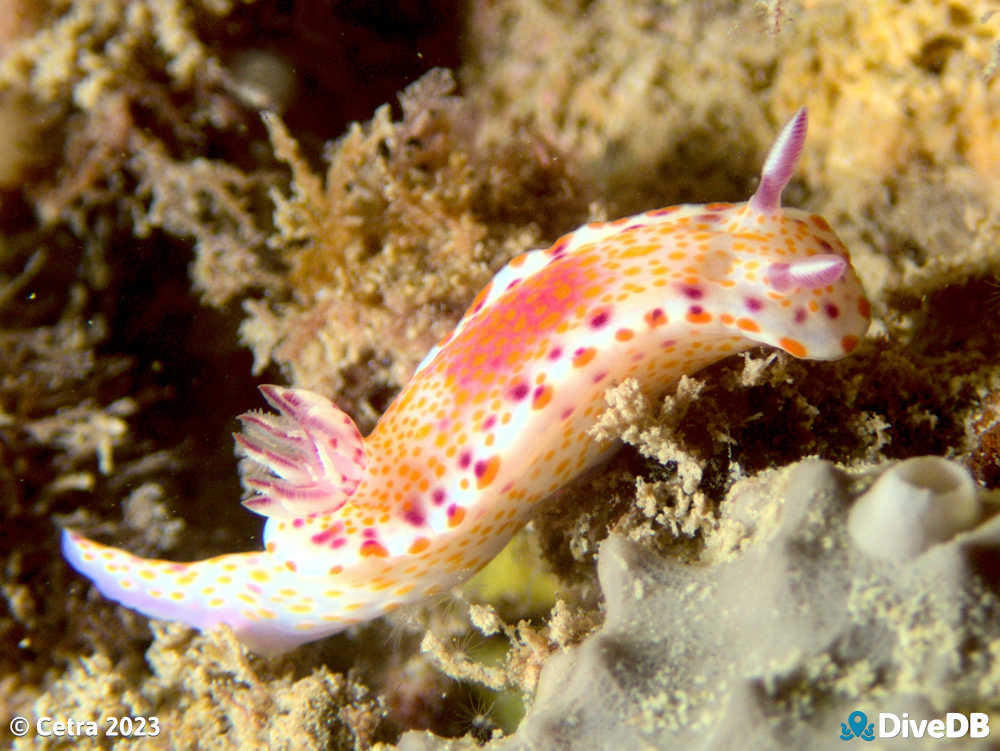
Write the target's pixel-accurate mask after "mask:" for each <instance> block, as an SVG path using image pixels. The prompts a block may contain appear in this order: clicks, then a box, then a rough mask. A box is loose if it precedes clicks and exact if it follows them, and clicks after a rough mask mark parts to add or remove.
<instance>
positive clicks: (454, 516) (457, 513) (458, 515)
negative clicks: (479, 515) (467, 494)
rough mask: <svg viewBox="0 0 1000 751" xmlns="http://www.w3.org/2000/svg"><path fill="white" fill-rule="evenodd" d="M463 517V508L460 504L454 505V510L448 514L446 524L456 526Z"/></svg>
mask: <svg viewBox="0 0 1000 751" xmlns="http://www.w3.org/2000/svg"><path fill="white" fill-rule="evenodd" d="M463 519H465V509H464V508H462V507H461V506H455V510H454V511H452V512H451V514H449V515H448V526H449V527H457V526H458V525H459V524H461V523H462V520H463Z"/></svg>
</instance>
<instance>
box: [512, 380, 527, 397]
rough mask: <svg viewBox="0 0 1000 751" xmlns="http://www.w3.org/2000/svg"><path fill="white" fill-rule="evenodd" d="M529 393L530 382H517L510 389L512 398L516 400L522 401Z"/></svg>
mask: <svg viewBox="0 0 1000 751" xmlns="http://www.w3.org/2000/svg"><path fill="white" fill-rule="evenodd" d="M527 395H528V384H526V383H524V382H521V383H519V384H517V385H516V386H514V387H513V388H511V390H510V398H511V399H514V400H515V401H520V400H521V399H523V398H524V397H526V396H527Z"/></svg>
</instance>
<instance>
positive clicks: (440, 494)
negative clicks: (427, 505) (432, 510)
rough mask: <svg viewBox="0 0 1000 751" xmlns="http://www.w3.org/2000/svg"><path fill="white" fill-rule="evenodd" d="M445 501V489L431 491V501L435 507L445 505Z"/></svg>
mask: <svg viewBox="0 0 1000 751" xmlns="http://www.w3.org/2000/svg"><path fill="white" fill-rule="evenodd" d="M444 499H445V493H444V489H443V488H434V490H432V491H431V501H433V502H434V505H435V506H440V505H441V504H442V503H444Z"/></svg>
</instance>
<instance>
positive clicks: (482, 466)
mask: <svg viewBox="0 0 1000 751" xmlns="http://www.w3.org/2000/svg"><path fill="white" fill-rule="evenodd" d="M472 471H473V472H475V473H476V477H482V476H483V475H485V474H486V462H483V461H478V462H476V466H475V467H473V468H472Z"/></svg>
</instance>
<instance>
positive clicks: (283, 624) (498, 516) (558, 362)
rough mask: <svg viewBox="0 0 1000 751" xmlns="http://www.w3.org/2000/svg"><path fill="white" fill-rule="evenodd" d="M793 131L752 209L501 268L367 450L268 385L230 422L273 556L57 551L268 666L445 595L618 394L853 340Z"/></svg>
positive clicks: (565, 475)
mask: <svg viewBox="0 0 1000 751" xmlns="http://www.w3.org/2000/svg"><path fill="white" fill-rule="evenodd" d="M805 134H806V111H805V109H804V108H803V109H801V110H799V112H798V113H797V114H796V115H795V116H794V117H793V118H792V119H791V121H789V123H788V124H787V125H786V126H785V128H784V130H783V131H782V132H781V135H780V136H779V137H778V140H777V141H776V143H775V144H774V146H773V147H772V149H771V151H770V153H769V154H768V157H767V160H766V162H765V163H764V168H763V172H762V175H761V181H760V186H759V187H758V188H757V191H756V192H755V193H754V195H753V196H752V197H751V198H750V200H749V201H746V202H744V203H737V204H730V203H710V204H706V205H681V206H670V207H668V208H664V209H658V210H655V211H648V212H646V213H643V214H638V215H636V216H631V217H627V218H625V219H619V220H617V221H612V222H601V223H593V224H588V225H586V226H584V227H581V228H580V229H578V230H576V231H575V232H571V233H570V234H568V235H565V236H564V237H561V238H560V239H559V240H558V241H556V243H555V244H554V245H553V246H552V247H551V248H549V249H547V250H536V251H532V252H529V253H525V254H523V255H520V256H518V257H517V258H515V259H513V260H512V261H511V262H510V263H509V264H508V265H507V266H506V267H505V268H503V269H502V270H501V271H500V272H499V273H497V275H496V276H495V277H494V278H493V280H492V281H491V282H490V283H489V284H488V285H487V286H486V288H485V289H484V290H483V291H482V292H481V293H480V294H479V296H478V297H477V298H476V300H475V301H474V302H473V304H472V306H471V307H470V308H469V310H468V312H467V313H466V314H465V317H464V318H463V319H462V320H461V322H460V323H459V324H458V326H457V327H456V328H455V330H454V331H453V332H452V333H451V334H450V335H449V336H447V337H446V338H445V339H444V340H442V341H441V342H440V343H439V344H438V345H437V346H436V347H434V349H432V350H431V352H430V353H429V354H428V355H427V357H426V358H425V359H424V360H423V362H422V363H421V364H420V366H419V367H418V368H417V370H416V372H415V373H414V375H413V378H412V380H411V381H410V382H409V383H408V384H407V386H406V387H405V388H404V389H403V391H402V392H401V393H400V394H399V395H398V396H397V397H396V399H395V401H393V402H392V404H391V405H390V406H389V408H388V409H387V410H386V412H385V414H384V415H383V416H382V418H381V419H380V420H379V421H378V423H377V424H376V425H375V428H374V429H373V430H372V432H371V434H370V435H369V436H368V437H367V438H362V436H361V435H360V433H359V432H358V429H357V428H356V427H355V425H354V422H353V421H352V420H351V418H350V417H348V416H347V415H346V414H345V413H343V412H342V411H340V410H339V409H337V407H335V406H334V405H333V404H332V403H331V402H330V401H329V400H327V399H326V398H324V397H323V396H320V395H319V394H316V393H313V392H310V391H305V390H302V389H290V388H281V387H278V386H263V387H262V388H261V391H262V392H263V394H264V397H265V398H266V399H267V401H268V402H269V403H270V404H271V406H273V407H274V408H275V409H276V410H277V412H278V413H277V414H272V413H258V412H251V413H248V414H245V415H242V416H241V417H240V420H241V421H242V425H243V432H242V434H239V435H237V436H236V440H237V442H238V444H239V446H240V447H241V449H242V451H243V452H244V453H245V454H246V456H248V457H249V458H250V459H252V460H253V461H254V463H255V464H256V467H257V469H256V471H255V472H253V473H252V474H250V475H249V476H248V478H247V483H248V485H249V486H250V487H252V488H253V489H254V490H255V491H256V494H255V495H254V496H253V497H252V498H250V499H248V500H246V501H245V502H244V503H245V505H246V506H248V507H249V508H250V509H251V510H253V511H255V512H257V513H259V514H262V515H263V516H266V517H267V522H266V524H265V527H264V545H265V549H264V550H263V551H259V552H252V553H238V554H233V555H222V556H219V557H216V558H210V559H208V560H204V561H197V562H193V563H175V562H170V561H159V560H148V559H143V558H138V557H136V556H134V555H131V554H130V553H128V552H126V551H123V550H120V549H117V548H112V547H107V546H104V545H100V544H98V543H95V542H93V541H91V540H88V539H86V538H84V537H83V536H81V535H79V534H77V533H75V532H73V531H71V530H66V531H64V533H63V540H62V548H63V553H64V555H65V557H66V559H67V560H68V561H69V563H70V565H72V566H73V567H74V568H75V569H76V570H77V571H79V572H80V573H82V574H83V575H85V576H87V577H88V578H90V579H91V580H92V581H93V582H94V584H95V585H96V586H97V588H98V589H99V590H100V591H101V592H102V593H103V594H104V595H105V596H106V597H109V598H111V599H113V600H117V601H118V602H120V603H122V604H123V605H125V606H127V607H130V608H133V609H135V610H138V611H139V612H141V613H144V614H146V615H149V616H152V617H155V618H163V619H169V620H176V621H183V622H184V623H187V624H190V625H192V626H195V627H197V628H200V629H207V628H211V627H213V626H215V625H217V624H222V623H225V624H228V625H229V626H230V627H231V628H232V629H233V630H234V632H235V633H236V634H237V636H238V637H239V638H240V639H241V640H242V641H243V642H244V643H246V644H247V645H248V646H249V647H250V648H251V649H254V650H255V651H258V652H261V653H265V654H267V653H277V652H281V651H284V650H287V649H290V648H292V647H295V646H297V645H299V644H303V643H305V642H309V641H313V640H315V639H320V638H322V637H324V636H327V635H328V634H332V633H334V632H337V631H340V630H342V629H344V628H346V627H347V626H349V625H350V624H354V623H359V622H361V621H365V620H368V619H371V618H375V617H377V616H379V615H382V614H384V613H386V612H387V611H389V610H391V609H393V608H395V607H398V606H399V605H402V604H404V603H408V602H412V601H415V600H418V599H420V598H424V597H427V596H428V595H431V594H434V593H437V592H442V591H445V590H448V589H449V588H450V587H452V586H454V585H455V584H457V583H458V582H460V581H462V580H463V579H465V578H467V577H468V576H470V575H471V574H472V573H474V572H475V571H477V570H478V569H479V568H481V567H482V566H483V565H484V564H485V563H486V562H487V561H489V560H490V559H491V558H492V557H493V556H494V555H495V554H496V553H497V552H498V551H499V550H500V549H501V548H502V547H503V546H504V544H505V543H506V542H507V541H508V540H509V539H510V537H511V535H512V534H513V533H514V532H515V531H516V530H517V529H519V528H520V527H521V525H522V524H523V523H524V521H525V519H526V516H527V515H528V514H529V512H530V511H531V510H532V508H533V507H534V506H535V505H536V504H537V503H538V502H539V501H541V500H542V499H544V498H545V497H546V496H548V495H550V494H551V493H552V492H553V491H555V490H556V489H558V488H559V487H560V486H561V485H563V484H565V483H566V482H567V481H569V480H570V479H571V478H572V477H574V476H575V475H577V474H578V473H580V472H581V471H583V470H584V469H586V468H588V467H590V466H592V465H594V464H595V463H596V462H598V461H599V460H600V459H601V458H602V457H603V456H604V455H606V453H607V447H606V446H602V445H599V444H598V443H597V442H596V441H595V440H593V439H592V438H591V437H590V436H589V435H588V430H589V429H590V427H591V426H592V425H593V424H594V423H595V421H596V419H597V417H598V415H599V414H600V413H601V411H602V410H603V409H604V404H605V402H604V393H605V392H606V391H607V389H608V388H610V387H612V386H614V385H616V384H618V383H620V382H621V381H623V380H624V379H626V378H635V379H637V381H638V382H639V384H640V386H641V387H642V388H643V389H644V390H645V391H646V392H648V393H651V394H653V393H663V392H664V391H665V390H666V389H668V388H669V387H670V386H671V385H672V384H674V383H676V381H677V380H678V379H679V378H680V376H681V375H683V374H687V373H693V372H695V371H697V370H699V369H700V368H703V367H705V366H706V365H708V364H710V363H712V362H715V361H717V360H719V359H721V358H724V357H726V356H728V355H730V354H732V353H734V352H740V351H742V350H746V349H748V348H750V347H753V346H755V345H757V344H767V345H770V346H773V347H777V348H779V349H782V350H784V351H785V352H788V353H789V354H791V355H794V356H795V357H800V358H811V359H818V360H832V359H837V358H840V357H843V356H844V355H846V354H848V353H849V352H851V351H852V350H854V349H855V347H857V345H858V343H859V341H860V338H861V337H862V336H863V335H864V334H865V331H866V330H867V327H868V322H869V304H868V301H867V300H866V298H865V295H864V291H863V290H862V288H861V285H860V283H859V281H858V278H857V276H856V275H855V273H854V269H853V268H852V267H851V264H850V260H849V256H848V253H847V250H846V249H845V247H844V245H843V244H842V243H841V242H840V240H839V239H838V238H837V236H836V234H835V233H834V232H833V230H832V229H831V228H830V226H829V225H828V224H827V223H826V222H825V221H824V220H823V219H822V218H821V217H819V216H816V215H814V214H809V213H807V212H804V211H800V210H797V209H787V208H782V207H781V193H782V191H783V190H784V188H785V185H786V184H787V183H788V180H789V179H790V177H791V175H792V172H793V170H794V168H795V165H796V162H797V160H798V157H799V154H800V152H801V150H802V145H803V142H804V140H805Z"/></svg>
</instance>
